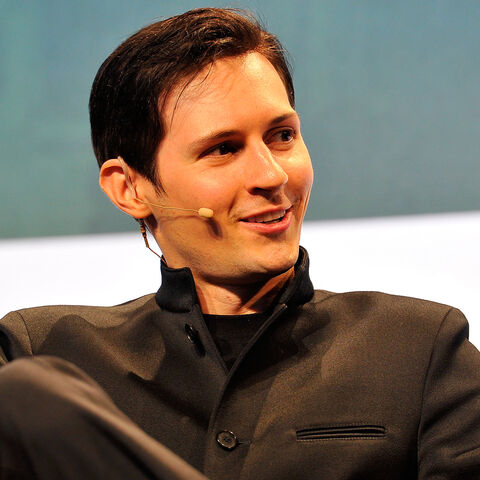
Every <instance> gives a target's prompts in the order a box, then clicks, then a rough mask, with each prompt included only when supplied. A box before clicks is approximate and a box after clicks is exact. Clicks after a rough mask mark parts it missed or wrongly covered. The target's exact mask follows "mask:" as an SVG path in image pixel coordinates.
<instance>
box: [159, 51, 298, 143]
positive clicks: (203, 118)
mask: <svg viewBox="0 0 480 480" xmlns="http://www.w3.org/2000/svg"><path fill="white" fill-rule="evenodd" d="M274 111H275V114H277V115H278V112H279V111H281V113H282V114H285V113H289V112H292V111H294V110H293V108H292V107H291V106H290V102H289V98H288V94H287V90H286V88H285V85H284V83H283V81H282V79H281V77H280V75H279V74H278V72H277V71H276V70H275V68H274V67H273V65H272V64H271V63H270V62H269V61H268V60H267V59H266V58H265V57H264V56H263V55H261V54H259V53H257V52H250V53H248V54H245V55H241V56H237V57H227V58H224V59H220V60H217V61H216V62H214V63H213V64H211V65H208V66H207V67H205V68H204V69H203V70H201V71H200V72H199V73H198V74H197V75H196V76H195V77H194V78H193V79H189V80H188V81H186V82H184V83H180V84H179V85H177V86H176V87H175V88H174V89H173V91H172V92H171V93H170V94H169V96H168V97H167V99H166V101H165V104H164V108H163V118H164V121H165V128H166V134H167V136H168V134H169V133H170V134H173V133H175V132H176V130H177V129H178V128H182V129H184V128H185V127H186V126H187V125H190V124H192V123H194V122H195V121H196V122H199V124H203V127H206V126H208V125H206V124H205V123H206V122H208V123H212V122H213V123H221V122H222V121H223V122H227V123H228V122H229V120H230V121H231V122H233V121H235V120H238V119H240V118H241V117H243V118H245V117H246V116H250V117H251V116H261V115H262V114H265V115H268V114H270V113H271V114H274Z"/></svg>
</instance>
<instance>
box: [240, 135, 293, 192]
mask: <svg viewBox="0 0 480 480" xmlns="http://www.w3.org/2000/svg"><path fill="white" fill-rule="evenodd" d="M246 168H247V173H248V175H247V178H248V184H247V189H248V190H249V191H251V192H259V191H271V190H276V189H279V188H280V187H281V186H283V185H285V184H286V183H287V182H288V175H287V172H286V171H285V169H284V168H283V166H282V164H281V162H280V159H278V158H276V157H275V156H274V155H272V152H271V151H270V149H269V148H268V146H267V145H265V144H264V143H263V142H262V143H260V144H259V145H256V146H254V147H252V151H251V152H250V154H249V161H248V163H247V165H246Z"/></svg>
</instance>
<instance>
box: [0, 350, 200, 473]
mask: <svg viewBox="0 0 480 480" xmlns="http://www.w3.org/2000/svg"><path fill="white" fill-rule="evenodd" d="M7 479H8V480H13V479H16V480H21V479H35V480H43V479H45V480H56V479H59V480H60V479H61V480H70V479H72V480H73V479H82V480H85V479H88V480H96V479H102V480H105V479H128V480H137V479H141V480H144V479H156V480H157V479H162V480H163V479H165V480H187V479H188V480H206V477H204V476H203V475H202V474H201V473H199V472H198V471H197V470H195V469H194V468H192V467H191V466H190V465H188V464H187V463H186V462H185V461H183V460H182V459H180V458H179V457H178V456H176V455H175V454H174V453H173V452H171V451H170V450H168V449H167V448H166V447H164V446H163V445H161V444H160V443H158V442H157V441H156V440H154V439H153V438H151V437H150V436H148V435H147V434H146V433H145V432H144V431H143V430H141V429H140V428H139V427H138V426H136V425H135V424H134V423H133V422H132V421H131V420H130V419H129V418H128V417H126V416H125V415H124V414H123V413H122V412H121V411H120V410H119V409H118V408H117V407H116V406H115V405H114V403H113V402H112V400H111V399H110V398H109V397H108V395H107V394H106V393H105V392H104V391H103V390H102V388H101V387H100V386H99V385H98V384H97V383H96V382H95V381H94V380H92V379H91V378H90V377H89V376H87V375H86V374H85V373H84V372H83V371H82V370H80V369H79V368H77V367H76V366H74V365H72V364H71V363H68V362H66V361H64V360H61V359H59V358H55V357H46V356H44V357H42V356H39V357H33V358H22V359H18V360H14V361H13V362H11V363H9V364H7V365H6V366H4V367H2V368H0V480H7Z"/></svg>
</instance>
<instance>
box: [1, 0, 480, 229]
mask: <svg viewBox="0 0 480 480" xmlns="http://www.w3.org/2000/svg"><path fill="white" fill-rule="evenodd" d="M204 5H205V4H204V3H200V2H198V1H175V2H173V1H172V2H170V1H154V0H150V1H148V0H135V1H133V0H132V1H126V0H115V1H113V0H102V1H98V0H83V1H81V2H74V1H60V0H42V1H33V0H32V1H30V2H29V1H23V0H19V1H13V0H12V1H3V2H1V3H0V8H1V11H0V45H1V48H0V65H1V68H0V120H1V130H0V147H1V150H0V155H1V156H0V162H1V181H0V182H1V183H0V237H3V238H12V237H23V236H42V235H64V234H84V233H101V232H113V231H127V230H132V229H135V228H136V225H135V224H134V222H132V221H131V220H130V219H129V218H128V217H127V216H125V215H124V214H122V213H121V212H119V211H118V210H116V209H115V208H114V207H112V206H111V205H110V203H109V201H108V200H107V199H106V197H105V196H104V195H103V193H102V192H101V191H100V189H99V187H98V184H97V175H98V169H97V166H96V162H95V159H94V156H93V153H92V150H91V145H90V137H89V122H88V108H87V106H88V96H89V90H90V86H91V83H92V81H93V77H94V76H95V73H96V71H97V69H98V68H99V66H100V64H101V63H102V61H103V60H104V59H105V58H106V57H107V56H108V54H109V53H110V52H111V51H112V50H113V49H114V48H115V47H116V46H117V45H118V44H119V43H120V42H121V41H123V40H124V39H125V38H126V37H127V36H129V35H130V34H131V33H133V32H134V31H136V30H138V29H139V28H140V27H142V26H144V25H146V24H148V23H151V22H152V21H154V20H156V19H160V18H161V17H165V16H170V15H173V14H177V13H180V12H182V11H184V10H187V9H190V8H194V7H199V6H204ZM210 5H212V6H235V7H243V8H248V9H251V10H253V11H254V12H255V13H257V14H258V15H259V16H260V18H261V19H262V20H263V22H264V23H265V24H266V26H267V28H268V29H269V30H271V31H273V32H274V33H276V34H277V35H278V36H279V37H280V39H281V40H282V42H283V43H284V45H285V46H286V47H287V49H288V50H289V52H290V54H291V57H292V64H293V67H294V80H295V85H296V92H297V110H298V111H299V112H300V115H301V117H302V123H303V134H304V137H305V139H306V141H307V144H308V146H309V149H310V153H311V156H312V160H313V162H314V167H315V171H316V178H315V186H314V192H313V194H312V198H311V206H310V209H309V213H308V217H307V218H308V219H311V220H313V219H327V218H328V219H330V218H353V217H366V216H381V215H401V214H415V213H429V212H446V211H465V210H480V188H479V186H480V163H479V152H480V148H479V137H480V90H479V80H480V58H479V45H480V28H479V25H480V2H478V1H476V0H471V1H467V0H450V1H446V0H443V1H441V0H439V1H418V0H402V1H393V0H392V1H387V0H384V1H380V0H365V1H362V0H335V1H334V0H331V1H303V2H302V1H300V2H292V1H289V2H287V1H282V0H262V1H242V2H230V3H228V4H227V3H225V2H210Z"/></svg>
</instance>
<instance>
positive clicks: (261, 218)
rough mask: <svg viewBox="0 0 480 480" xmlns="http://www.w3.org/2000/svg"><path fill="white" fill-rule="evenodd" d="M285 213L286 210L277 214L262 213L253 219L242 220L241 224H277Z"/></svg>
mask: <svg viewBox="0 0 480 480" xmlns="http://www.w3.org/2000/svg"><path fill="white" fill-rule="evenodd" d="M286 213H287V211H286V210H281V211H279V212H268V213H264V214H263V215H257V216H255V217H248V218H245V219H243V220H242V222H248V223H267V224H268V223H277V222H281V221H282V219H283V217H284V216H285V214H286Z"/></svg>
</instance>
